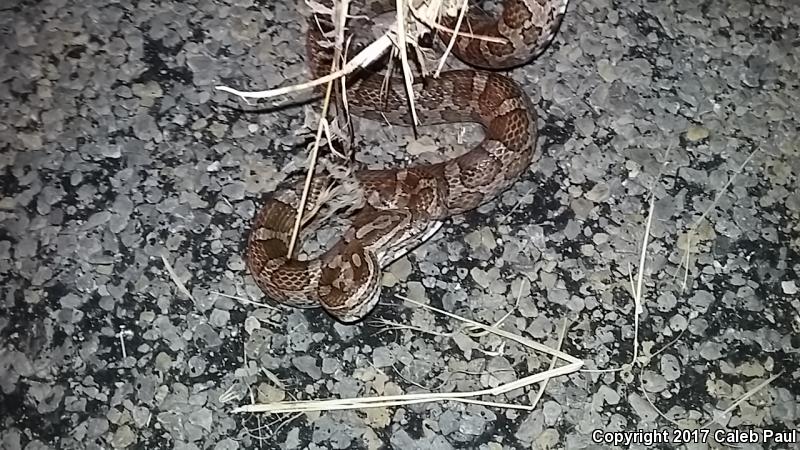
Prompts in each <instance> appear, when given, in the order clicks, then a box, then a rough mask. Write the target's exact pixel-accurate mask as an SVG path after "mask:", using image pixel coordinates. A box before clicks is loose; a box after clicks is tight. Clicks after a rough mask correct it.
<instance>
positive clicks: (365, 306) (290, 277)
mask: <svg viewBox="0 0 800 450" xmlns="http://www.w3.org/2000/svg"><path fill="white" fill-rule="evenodd" d="M566 4H567V0H505V1H504V2H503V5H502V12H501V13H500V14H499V15H498V16H497V17H496V18H495V17H488V16H485V15H480V14H474V13H470V14H468V15H467V17H466V18H465V22H464V25H462V27H461V30H469V31H470V32H472V33H473V34H475V35H484V36H491V37H496V38H501V39H503V40H504V42H503V43H497V42H488V41H486V40H479V39H474V38H464V37H459V38H457V39H456V41H455V45H454V48H453V53H454V54H455V55H456V56H457V57H459V59H461V60H462V61H464V62H466V63H468V64H471V65H474V66H478V67H484V68H492V69H499V68H510V67H514V66H517V65H520V64H524V63H525V62H527V61H529V60H530V59H532V58H533V57H535V56H536V55H538V54H539V53H540V52H541V51H542V50H543V49H544V48H545V47H546V45H547V44H548V43H549V42H550V41H551V40H552V38H553V36H554V35H555V32H556V30H557V28H558V25H559V23H560V21H561V18H562V16H563V15H564V12H565V10H566ZM319 23H325V18H322V17H312V20H311V21H310V26H309V28H310V29H309V32H308V37H307V57H308V59H309V65H310V66H311V68H312V72H314V74H315V75H321V74H322V73H321V71H322V70H324V68H325V67H327V66H326V65H325V62H326V61H329V60H330V58H331V55H330V50H328V49H326V48H324V47H323V45H322V44H321V41H322V31H321V30H320V29H319V28H318V24H319ZM444 25H445V26H448V27H450V28H451V29H452V28H454V25H455V20H452V21H450V20H448V21H445V22H444ZM441 37H442V38H444V39H445V40H446V39H449V34H448V33H447V32H441ZM382 82H383V76H382V75H378V74H374V75H367V76H364V77H362V78H360V79H358V81H356V82H354V83H351V84H350V86H349V88H348V91H347V96H348V97H347V99H348V105H349V107H350V111H351V113H353V114H355V115H358V116H362V117H366V118H371V119H377V120H388V121H389V122H390V123H392V124H397V125H403V126H409V125H410V119H411V114H410V111H409V108H408V101H407V98H406V93H405V92H404V89H403V84H402V83H401V82H400V83H392V86H394V87H392V86H390V87H389V88H388V89H386V87H385V86H382ZM413 90H414V102H415V110H416V112H417V115H418V117H419V118H420V121H421V123H423V124H426V125H427V124H431V125H432V124H442V123H456V122H476V123H478V124H480V125H482V127H483V129H484V140H483V141H482V142H481V143H480V144H478V145H477V146H475V147H474V148H472V149H471V150H470V151H469V152H467V153H465V154H463V155H461V156H458V157H456V158H453V159H450V160H447V161H444V162H440V163H435V164H424V165H416V166H412V167H409V168H398V169H383V170H361V171H358V172H356V173H355V177H356V179H357V180H358V184H359V186H360V189H361V190H362V191H363V193H364V197H365V198H366V204H365V205H364V207H363V208H362V209H360V210H359V211H358V212H357V213H356V214H355V215H354V216H353V217H352V222H351V224H350V226H349V228H348V229H347V231H345V233H344V235H343V236H342V238H341V239H340V240H339V241H338V242H337V243H336V244H335V245H333V246H332V247H331V248H330V249H328V250H327V251H326V252H324V253H323V254H322V255H320V256H319V257H317V258H313V259H308V260H299V259H297V258H296V254H295V255H292V257H287V251H288V248H289V239H290V236H291V233H292V228H293V226H294V220H295V215H296V211H297V208H298V205H299V203H300V202H299V198H300V188H299V186H296V187H295V188H292V189H286V190H281V191H277V192H275V193H273V195H272V197H271V198H270V199H268V200H267V202H266V203H265V204H264V206H263V207H262V208H261V209H260V210H259V211H258V213H257V214H256V217H255V220H254V223H253V227H252V229H251V232H250V237H249V240H248V243H247V254H246V258H245V259H246V262H247V266H248V269H249V271H250V273H251V274H252V275H253V277H254V279H255V281H256V283H257V284H258V286H259V287H260V288H261V289H262V290H263V291H264V292H265V293H266V294H267V295H268V296H269V297H271V298H272V299H274V300H275V301H277V302H279V303H283V304H285V305H288V306H294V307H304V308H308V307H319V306H321V307H323V308H324V309H325V310H327V311H328V312H329V313H330V314H331V315H332V316H334V317H335V318H336V319H338V320H340V321H342V322H346V323H347V322H354V321H358V320H360V319H362V318H363V317H364V316H365V315H366V314H367V313H369V311H370V310H372V308H373V307H374V306H375V304H376V303H377V301H378V299H379V297H380V292H381V269H382V268H383V267H385V266H386V265H388V264H389V263H391V262H392V261H393V260H395V259H397V258H399V257H400V256H402V255H403V254H405V253H407V252H409V251H411V250H413V249H414V247H416V246H417V245H419V244H420V243H422V242H424V241H425V240H426V239H428V238H429V237H430V236H432V235H433V234H434V233H435V232H436V231H437V230H438V229H439V227H440V226H441V224H442V221H443V220H445V219H447V218H448V217H450V216H452V215H455V214H459V213H463V212H465V211H468V210H471V209H473V208H476V207H478V206H479V205H481V204H482V203H484V202H486V201H488V200H490V199H491V198H493V197H494V196H496V195H498V194H499V193H500V192H502V191H504V190H506V189H507V188H508V187H509V186H511V184H513V183H514V182H515V181H516V179H517V178H518V177H519V176H520V174H521V173H522V172H523V171H525V170H526V169H527V168H528V167H529V165H530V164H531V163H532V162H533V161H534V160H535V159H536V158H537V157H538V154H537V153H536V150H535V149H536V138H537V128H536V118H537V116H536V112H535V109H534V107H533V105H532V104H531V102H530V99H529V98H528V96H527V95H526V94H525V93H524V92H523V90H522V88H521V87H520V86H519V85H518V84H517V83H516V82H514V81H513V80H511V79H510V78H508V77H506V76H503V75H501V74H499V73H494V72H488V71H480V70H453V71H448V72H444V73H442V74H441V75H440V77H438V78H434V79H426V80H425V81H424V83H417V84H415V85H414V87H413ZM325 183H326V181H325V180H316V181H315V182H314V183H313V184H312V189H311V192H310V197H309V199H310V201H309V203H308V205H307V209H310V208H313V207H314V206H315V202H316V201H317V199H319V196H320V194H321V192H322V190H323V189H324V187H325Z"/></svg>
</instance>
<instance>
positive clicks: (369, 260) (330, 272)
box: [317, 241, 381, 323]
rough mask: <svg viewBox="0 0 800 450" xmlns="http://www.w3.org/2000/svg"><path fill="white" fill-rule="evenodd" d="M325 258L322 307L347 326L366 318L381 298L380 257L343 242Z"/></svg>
mask: <svg viewBox="0 0 800 450" xmlns="http://www.w3.org/2000/svg"><path fill="white" fill-rule="evenodd" d="M340 244H341V245H337V246H334V248H333V249H331V250H332V251H331V252H328V255H330V256H329V257H326V258H324V262H323V264H322V273H321V276H320V280H319V288H318V291H317V292H318V294H319V299H320V304H321V305H322V307H323V308H324V309H325V310H326V311H327V312H328V313H329V314H330V315H332V316H333V317H335V318H336V319H338V320H339V321H341V322H344V323H352V322H358V321H359V320H361V319H363V318H364V316H366V315H367V314H368V313H369V312H370V311H372V309H373V308H374V307H375V305H376V304H377V303H378V300H379V299H380V296H381V267H380V264H379V262H378V257H377V256H376V255H375V253H373V252H372V251H369V250H367V249H365V248H364V247H363V246H362V245H361V244H360V243H359V242H344V241H342V242H340Z"/></svg>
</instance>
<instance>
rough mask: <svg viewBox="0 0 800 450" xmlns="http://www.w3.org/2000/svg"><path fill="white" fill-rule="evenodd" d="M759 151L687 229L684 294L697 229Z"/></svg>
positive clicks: (743, 164)
mask: <svg viewBox="0 0 800 450" xmlns="http://www.w3.org/2000/svg"><path fill="white" fill-rule="evenodd" d="M759 150H760V149H758V148H757V149H755V150H753V151H752V152H750V154H749V155H747V158H746V159H745V160H744V162H743V163H742V164H741V165H739V168H738V169H737V170H736V172H734V174H733V175H731V178H730V179H729V180H728V182H727V183H725V185H724V186H722V189H720V190H719V192H718V193H717V195H716V197H714V201H713V202H711V205H709V207H708V208H706V210H705V211H703V214H702V215H701V216H700V218H699V219H697V220H696V221H695V223H694V224H693V225H692V227H691V228H690V229H689V232H688V233H687V234H686V253H685V255H684V258H683V262H682V265H683V266H684V274H683V283H682V284H681V290H682V291H684V292H685V291H686V286H687V285H688V282H689V263H690V257H691V253H692V251H691V249H692V239H693V238H694V236H695V235H696V234H697V228H698V227H699V226H700V224H702V223H703V221H704V220H706V217H707V216H708V214H710V213H711V211H712V210H713V209H714V208H716V207H717V204H718V203H719V201H720V200H721V199H722V196H723V195H725V193H727V192H728V188H729V187H730V186H731V184H733V180H735V179H736V175H738V174H740V173H742V171H743V170H744V168H745V167H746V166H747V165H748V164H749V163H750V160H751V159H753V156H755V154H756V153H758V151H759ZM680 269H681V267H680V265H678V267H677V268H676V269H675V275H674V276H673V281H674V280H675V278H677V276H678V272H679V271H680Z"/></svg>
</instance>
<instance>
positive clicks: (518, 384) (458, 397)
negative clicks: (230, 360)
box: [233, 297, 583, 414]
mask: <svg viewBox="0 0 800 450" xmlns="http://www.w3.org/2000/svg"><path fill="white" fill-rule="evenodd" d="M399 298H401V299H402V300H405V301H407V302H409V303H412V304H414V305H416V306H419V307H423V308H426V309H429V310H431V311H434V312H437V313H439V314H442V315H445V316H448V317H451V318H454V319H456V320H459V321H461V322H463V323H465V324H468V325H471V326H473V327H476V328H482V329H485V330H487V331H490V332H492V333H494V334H497V335H499V336H501V337H504V338H506V339H509V340H512V341H515V342H517V343H519V344H522V345H523V346H526V347H528V348H532V349H534V350H537V351H540V352H543V353H547V354H549V355H551V356H553V357H554V358H555V359H563V360H564V361H566V362H567V364H566V365H564V366H561V367H557V368H551V369H550V370H547V371H545V372H541V373H537V374H533V375H529V376H526V377H523V378H520V379H518V380H515V381H512V382H509V383H505V384H502V385H500V386H496V387H494V388H489V389H482V390H477V391H469V392H442V393H430V394H406V395H386V396H377V397H362V398H348V399H330V400H308V401H289V402H276V403H266V404H250V405H244V406H240V407H238V408H236V409H234V410H233V412H234V413H245V412H249V413H268V414H278V413H298V412H311V411H328V410H343V409H363V408H378V407H388V406H401V405H410V404H417V403H427V402H433V401H445V400H452V401H460V402H465V403H476V404H482V405H490V406H498V407H503V408H514V409H525V410H530V409H531V408H533V407H532V406H527V405H511V404H507V403H494V402H486V401H483V400H476V399H475V398H474V397H480V396H485V395H489V396H498V395H502V394H505V393H507V392H510V391H513V390H515V389H519V388H522V387H525V386H529V385H531V384H533V383H538V382H541V381H544V380H547V379H549V378H552V377H555V376H560V375H566V374H569V373H573V372H575V371H577V370H578V369H579V368H580V367H581V366H582V365H583V361H581V360H580V359H578V358H575V357H573V356H571V355H568V354H566V353H564V352H562V351H560V350H556V349H552V348H550V347H547V346H545V345H542V344H539V343H538V342H535V341H532V340H530V339H528V338H526V337H523V336H520V335H517V334H513V333H510V332H507V331H504V330H501V329H499V328H497V327H494V326H491V325H485V324H482V323H479V322H475V321H473V320H469V319H466V318H463V317H461V316H458V315H456V314H453V313H449V312H447V311H443V310H441V309H438V308H434V307H432V306H429V305H425V304H422V303H419V302H417V301H414V300H411V299H408V298H405V297H399Z"/></svg>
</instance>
